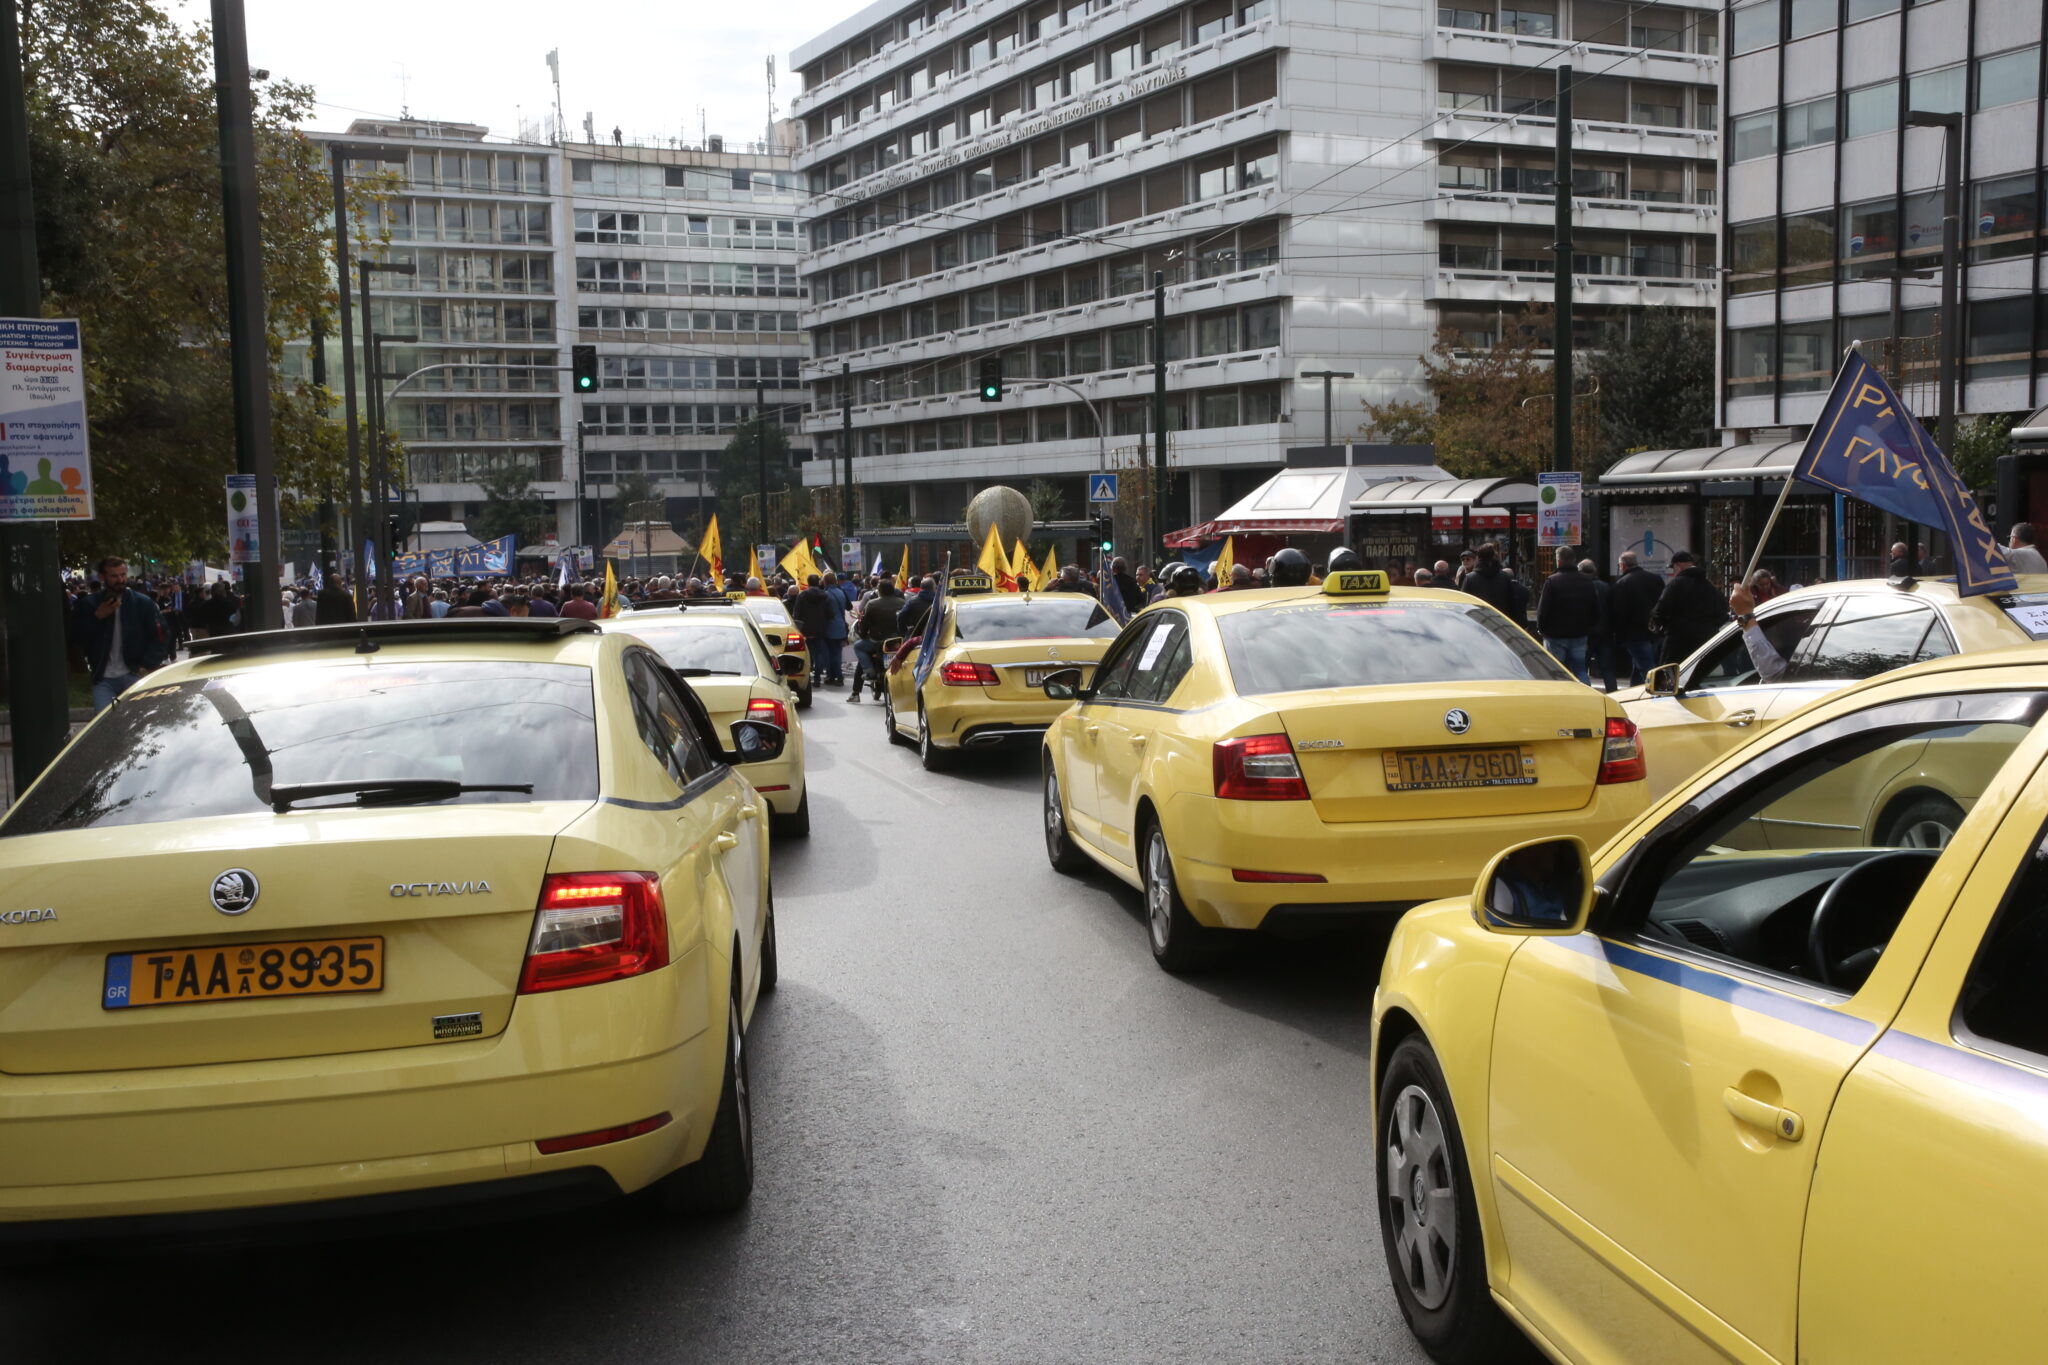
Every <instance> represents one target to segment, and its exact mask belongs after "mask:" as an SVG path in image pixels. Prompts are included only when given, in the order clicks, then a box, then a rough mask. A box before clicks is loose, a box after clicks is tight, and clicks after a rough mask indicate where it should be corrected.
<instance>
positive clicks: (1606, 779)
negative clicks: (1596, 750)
mask: <svg viewBox="0 0 2048 1365" xmlns="http://www.w3.org/2000/svg"><path fill="white" fill-rule="evenodd" d="M1649 775H1650V770H1649V768H1648V766H1647V765H1645V764H1644V762H1643V741H1642V737H1641V736H1640V735H1638V734H1637V733H1636V723H1635V722H1634V721H1632V720H1628V719H1626V718H1624V717H1621V716H1609V717H1608V718H1607V740H1606V744H1605V746H1604V747H1603V748H1602V749H1601V750H1600V777H1599V785H1601V786H1606V785H1607V784H1608V783H1610V782H1641V781H1642V780H1644V779H1645V778H1647V777H1648V776H1649Z"/></svg>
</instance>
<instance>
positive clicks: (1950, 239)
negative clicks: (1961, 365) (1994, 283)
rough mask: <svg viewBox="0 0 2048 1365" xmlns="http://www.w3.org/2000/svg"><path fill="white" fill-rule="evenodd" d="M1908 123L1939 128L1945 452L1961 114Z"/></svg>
mask: <svg viewBox="0 0 2048 1365" xmlns="http://www.w3.org/2000/svg"><path fill="white" fill-rule="evenodd" d="M1906 126H1907V127H1908V128H1939V129H1941V130H1942V138H1943V144H1944V145H1943V149H1942V151H1943V155H1942V181H1941V347H1940V351H1939V356H1940V359H1939V361H1938V365H1939V368H1938V370H1937V372H1936V374H1937V378H1936V386H1937V388H1938V390H1939V394H1938V397H1937V398H1936V400H1935V401H1936V404H1937V407H1936V414H1937V417H1936V428H1937V437H1938V439H1939V441H1940V443H1941V449H1942V453H1943V454H1945V455H1946V454H1951V453H1952V452H1953V451H1954V449H1955V437H1956V344H1957V341H1958V338H1957V336H1956V325H1957V322H1956V281H1957V278H1958V276H1959V274H1960V273H1961V270H1962V261H1961V260H1960V257H1961V256H1962V241H1961V237H1962V216H1963V179H1962V177H1963V165H1962V163H1963V116H1962V115H1961V114H1937V113H1932V112H1929V111H1928V110H1925V109H1914V110H1911V111H1909V112H1908V113H1907V115H1906Z"/></svg>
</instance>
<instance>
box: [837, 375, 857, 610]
mask: <svg viewBox="0 0 2048 1365" xmlns="http://www.w3.org/2000/svg"><path fill="white" fill-rule="evenodd" d="M843 373H844V375H845V378H846V406H845V407H843V408H841V409H840V416H839V466H840V472H841V474H842V476H843V477H842V479H841V482H840V493H839V548H840V553H841V554H844V553H845V550H846V542H847V541H849V540H852V539H853V362H852V361H847V362H846V367H845V369H844V371H843ZM839 567H840V568H841V569H842V570H846V571H851V570H855V569H858V568H860V565H858V564H852V565H848V564H844V563H842V564H841V565H840V566H839Z"/></svg>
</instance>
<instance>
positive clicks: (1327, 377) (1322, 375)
mask: <svg viewBox="0 0 2048 1365" xmlns="http://www.w3.org/2000/svg"><path fill="white" fill-rule="evenodd" d="M1301 377H1302V378H1303V379H1320V380H1322V381H1323V448H1324V449H1325V450H1328V449H1329V448H1330V446H1331V445H1332V444H1333V441H1332V438H1331V435H1330V412H1331V406H1330V381H1331V380H1332V379H1356V378H1358V376H1357V374H1355V373H1353V372H1352V371H1350V370H1308V371H1306V372H1304V373H1303V374H1302V376H1301Z"/></svg>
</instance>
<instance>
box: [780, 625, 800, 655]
mask: <svg viewBox="0 0 2048 1365" xmlns="http://www.w3.org/2000/svg"><path fill="white" fill-rule="evenodd" d="M782 647H783V648H784V649H786V650H790V651H798V650H801V649H802V648H803V647H804V633H803V632H802V631H800V630H793V631H791V632H790V633H789V634H787V635H785V636H784V637H783V638H782Z"/></svg>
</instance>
